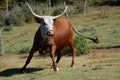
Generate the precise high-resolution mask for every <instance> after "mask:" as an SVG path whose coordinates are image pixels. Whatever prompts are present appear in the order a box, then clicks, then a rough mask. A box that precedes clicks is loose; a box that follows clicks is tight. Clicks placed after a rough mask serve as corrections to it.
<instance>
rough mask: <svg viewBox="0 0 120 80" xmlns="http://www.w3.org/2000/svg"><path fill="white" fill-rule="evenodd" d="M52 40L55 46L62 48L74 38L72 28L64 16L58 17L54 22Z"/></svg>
mask: <svg viewBox="0 0 120 80" xmlns="http://www.w3.org/2000/svg"><path fill="white" fill-rule="evenodd" d="M54 33H55V36H54V40H55V43H56V46H57V48H61V49H62V48H64V47H65V46H67V45H68V44H69V42H70V41H71V40H73V39H74V35H73V28H72V25H71V24H70V22H69V20H68V19H66V18H58V19H56V20H55V22H54Z"/></svg>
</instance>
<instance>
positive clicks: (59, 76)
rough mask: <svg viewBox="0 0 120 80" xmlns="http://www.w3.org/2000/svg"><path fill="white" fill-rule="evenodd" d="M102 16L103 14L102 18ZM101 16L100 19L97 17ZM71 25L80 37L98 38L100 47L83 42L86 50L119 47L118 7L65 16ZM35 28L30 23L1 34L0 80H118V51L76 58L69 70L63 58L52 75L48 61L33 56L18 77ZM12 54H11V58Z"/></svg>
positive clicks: (36, 25)
mask: <svg viewBox="0 0 120 80" xmlns="http://www.w3.org/2000/svg"><path fill="white" fill-rule="evenodd" d="M102 12H103V14H102ZM100 14H101V15H100ZM69 18H70V21H71V23H72V24H73V25H74V27H75V28H76V29H77V30H78V31H79V32H80V33H81V34H83V35H85V36H89V37H96V36H98V38H99V40H100V43H99V44H94V43H92V42H91V41H87V42H88V45H89V46H90V47H106V46H116V45H120V7H109V6H104V7H91V8H89V9H88V13H87V14H86V15H84V16H81V15H78V14H75V15H71V16H69ZM38 26H39V24H37V23H30V24H24V25H23V26H19V27H14V28H13V29H12V30H11V31H9V32H2V33H3V39H4V44H5V52H6V54H4V55H3V56H0V80H119V79H120V48H116V49H100V50H97V49H95V50H92V49H91V51H90V53H89V54H87V55H82V56H78V57H76V67H75V68H71V67H70V63H71V57H68V56H64V57H63V58H62V59H61V61H60V63H59V67H60V71H59V72H54V71H53V70H52V69H50V67H51V59H50V58H49V57H44V58H43V57H40V56H38V53H36V54H35V56H34V57H33V59H32V61H31V63H30V64H29V66H28V68H27V69H26V74H19V69H20V68H21V67H22V66H23V65H24V63H25V61H26V57H27V55H28V54H19V53H20V51H21V50H23V49H28V50H29V49H30V48H31V46H32V42H33V37H34V34H35V32H36V30H37V29H38ZM9 53H10V54H9ZM13 53H14V54H13Z"/></svg>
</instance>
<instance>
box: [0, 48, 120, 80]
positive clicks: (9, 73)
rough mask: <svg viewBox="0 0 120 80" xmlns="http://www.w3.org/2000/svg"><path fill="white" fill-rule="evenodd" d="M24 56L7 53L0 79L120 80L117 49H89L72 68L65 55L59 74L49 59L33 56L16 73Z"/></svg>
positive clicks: (69, 58) (119, 57)
mask: <svg viewBox="0 0 120 80" xmlns="http://www.w3.org/2000/svg"><path fill="white" fill-rule="evenodd" d="M26 56H27V54H24V55H15V54H14V55H13V54H8V55H4V56H1V57H0V61H1V62H0V80H61V79H62V80H119V79H120V49H119V48H118V49H109V50H107V49H104V50H92V51H91V52H90V53H89V54H88V55H83V56H80V57H76V67H75V68H71V67H70V63H71V57H67V56H64V57H63V58H62V59H61V61H60V63H59V68H60V71H58V72H54V71H53V70H52V69H51V59H50V58H49V57H45V58H43V57H39V56H38V54H35V55H34V57H33V59H32V61H31V63H30V64H29V65H28V67H27V69H26V74H19V69H20V68H21V67H22V66H23V65H24V63H25V60H26Z"/></svg>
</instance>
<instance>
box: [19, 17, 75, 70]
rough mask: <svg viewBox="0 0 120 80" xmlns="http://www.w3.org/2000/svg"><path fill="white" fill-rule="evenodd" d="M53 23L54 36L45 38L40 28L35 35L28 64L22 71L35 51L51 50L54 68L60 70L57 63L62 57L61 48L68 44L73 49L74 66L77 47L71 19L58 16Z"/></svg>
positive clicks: (72, 64) (41, 52) (44, 51)
mask: <svg viewBox="0 0 120 80" xmlns="http://www.w3.org/2000/svg"><path fill="white" fill-rule="evenodd" d="M53 25H54V36H48V37H47V38H45V39H43V38H42V36H41V30H40V28H39V29H38V31H37V32H36V34H35V37H34V43H33V46H32V49H31V51H30V54H29V56H28V59H27V61H26V64H25V66H24V67H23V68H22V70H21V72H23V70H24V69H25V67H26V66H27V64H29V62H30V60H31V58H32V56H33V54H34V52H36V51H39V52H40V54H46V52H49V53H50V56H51V59H52V61H53V68H54V70H55V71H57V70H58V67H57V63H58V62H59V60H60V58H61V50H63V49H64V48H65V47H66V46H70V48H71V49H72V53H73V57H72V63H71V67H73V66H74V64H75V63H74V61H75V60H74V59H75V47H74V34H73V27H72V26H71V24H70V22H69V20H68V19H65V18H57V19H56V20H55V22H54V24H53ZM55 53H56V54H57V55H58V58H57V60H56V62H55V61H54V55H55Z"/></svg>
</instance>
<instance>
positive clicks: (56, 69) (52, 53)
mask: <svg viewBox="0 0 120 80" xmlns="http://www.w3.org/2000/svg"><path fill="white" fill-rule="evenodd" d="M55 51H56V46H52V47H51V50H50V57H51V59H52V63H53V65H52V67H53V69H54V71H55V72H56V71H58V70H59V69H58V66H57V63H56V62H55V60H54V57H55Z"/></svg>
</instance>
